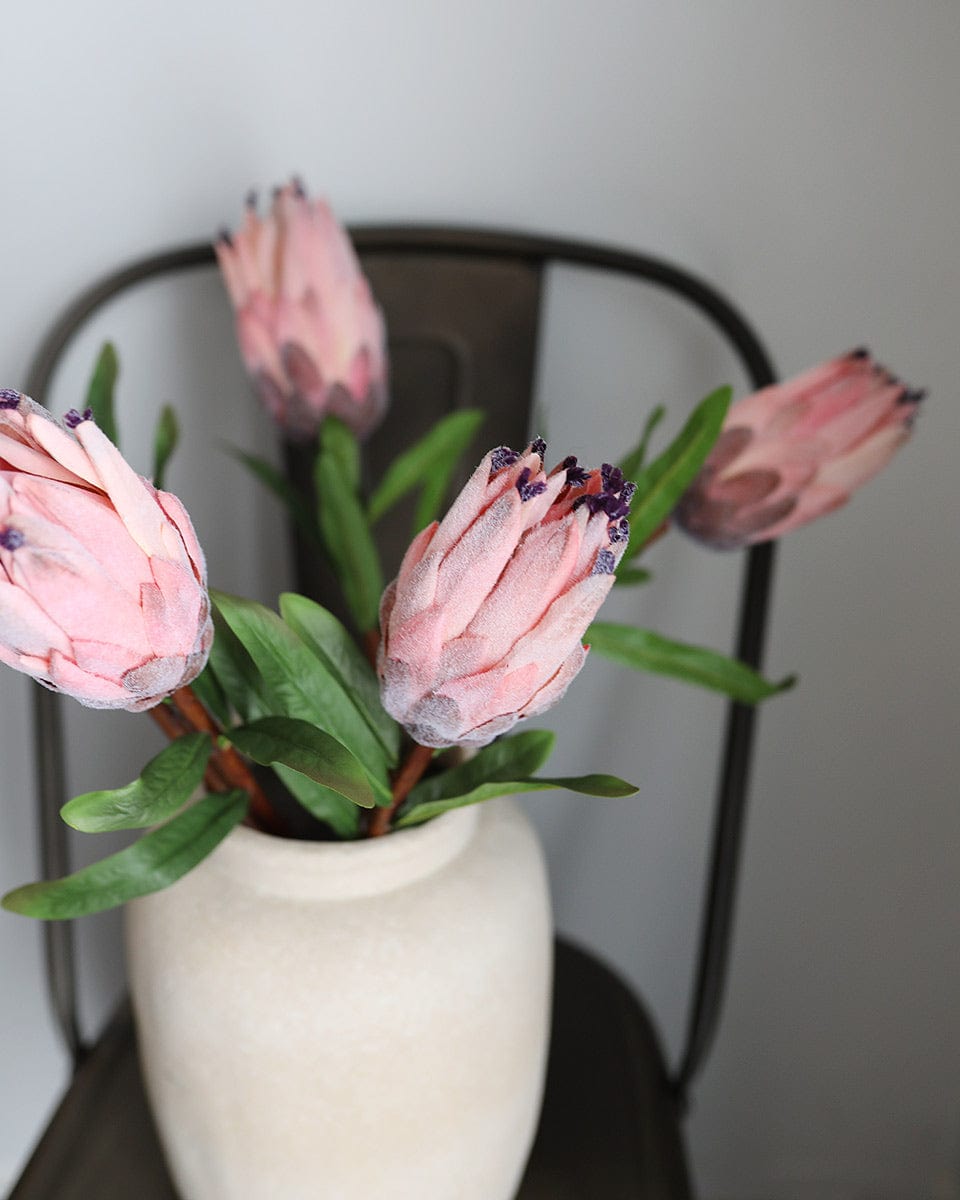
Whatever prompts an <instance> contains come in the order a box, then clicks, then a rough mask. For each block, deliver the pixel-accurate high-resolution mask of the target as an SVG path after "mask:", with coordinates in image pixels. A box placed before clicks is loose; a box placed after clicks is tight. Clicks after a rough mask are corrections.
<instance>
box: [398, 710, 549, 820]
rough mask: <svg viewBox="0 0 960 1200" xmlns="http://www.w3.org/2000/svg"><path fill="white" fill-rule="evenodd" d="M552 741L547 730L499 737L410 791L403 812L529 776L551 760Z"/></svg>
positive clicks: (532, 730) (528, 731)
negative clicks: (483, 787) (481, 787)
mask: <svg viewBox="0 0 960 1200" xmlns="http://www.w3.org/2000/svg"><path fill="white" fill-rule="evenodd" d="M555 740H556V738H555V735H554V734H552V733H551V732H550V731H549V730H547V729H527V730H524V732H523V733H515V734H513V735H512V736H510V737H503V738H500V739H499V741H496V742H493V743H491V744H490V745H489V746H484V748H483V749H482V750H479V751H478V752H477V753H476V754H475V755H474V756H473V758H469V759H467V761H466V762H463V763H460V764H459V765H458V766H456V767H451V768H450V770H449V771H444V772H443V773H442V774H440V775H429V776H428V777H427V778H426V779H422V780H421V781H420V782H419V783H418V784H417V785H416V786H415V787H414V788H413V789H412V791H411V792H410V795H409V796H408V797H407V799H406V801H405V802H404V805H403V809H402V812H403V813H406V812H407V811H408V810H410V809H412V808H414V807H416V806H418V805H420V804H427V803H433V802H435V801H442V800H446V799H449V798H450V797H455V796H462V795H466V794H467V793H469V792H471V791H473V790H474V789H475V788H477V787H479V786H480V785H481V784H484V783H490V782H497V781H498V780H513V779H522V778H524V777H525V776H529V775H532V774H533V773H534V771H537V770H538V769H539V768H540V767H541V766H543V764H544V763H545V762H546V761H547V759H548V758H549V757H550V751H551V750H552V749H553V743H554V741H555Z"/></svg>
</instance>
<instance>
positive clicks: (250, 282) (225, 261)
mask: <svg viewBox="0 0 960 1200" xmlns="http://www.w3.org/2000/svg"><path fill="white" fill-rule="evenodd" d="M216 252H217V259H218V261H219V263H220V270H221V272H222V273H223V278H224V281H225V283H226V286H227V291H228V292H229V294H230V299H231V301H232V303H233V307H234V310H235V312H236V320H237V338H238V340H239V343H240V352H241V354H242V356H243V361H244V363H245V364H246V367H247V370H248V371H249V373H250V375H251V377H252V379H253V381H254V383H255V385H256V388H257V391H258V393H259V395H260V398H261V400H262V401H263V404H264V406H265V407H266V409H267V411H268V412H269V413H270V415H271V416H272V417H273V418H274V419H275V420H276V421H277V422H278V424H279V425H280V426H281V427H282V428H283V430H284V431H285V433H286V434H287V436H288V437H290V438H292V439H295V440H302V439H305V438H309V437H311V436H312V435H313V434H314V433H316V431H317V429H318V427H319V425H320V422H321V421H322V420H323V418H324V417H325V416H327V415H328V414H329V415H332V416H336V417H340V418H341V420H343V421H345V422H346V423H347V424H348V425H349V426H350V428H351V429H352V430H353V431H354V432H355V433H356V434H357V435H358V437H365V436H366V435H367V434H368V433H370V432H371V430H372V429H373V428H374V427H375V426H376V425H377V424H378V423H379V422H380V419H381V417H382V416H383V414H384V411H385V409H386V406H387V353H386V332H385V326H384V320H383V314H382V313H381V311H380V309H379V308H378V307H377V305H376V303H375V301H374V299H373V295H372V293H371V291H370V285H369V284H368V283H367V280H366V279H365V278H364V276H363V274H362V272H361V270H360V264H359V262H358V261H357V256H356V254H355V252H354V249H353V246H352V245H351V243H350V239H349V238H348V237H347V234H346V233H345V232H344V230H343V229H342V228H341V226H340V225H339V224H338V223H337V221H336V218H335V217H334V215H333V213H332V212H331V211H330V208H329V207H328V205H327V204H325V203H324V202H323V201H322V200H309V199H308V198H307V196H306V193H305V192H304V190H303V187H302V186H301V185H300V184H299V183H298V182H294V183H292V184H289V185H288V186H287V187H284V188H278V189H277V191H276V192H275V194H274V200H273V206H272V208H271V211H270V213H269V215H268V216H266V217H263V218H261V217H259V216H258V215H257V209H256V197H255V196H251V197H250V198H249V199H248V202H247V213H246V218H245V220H244V223H243V225H242V227H241V228H240V229H239V230H238V232H236V233H234V234H230V233H223V234H221V236H220V238H219V239H218V240H217V244H216Z"/></svg>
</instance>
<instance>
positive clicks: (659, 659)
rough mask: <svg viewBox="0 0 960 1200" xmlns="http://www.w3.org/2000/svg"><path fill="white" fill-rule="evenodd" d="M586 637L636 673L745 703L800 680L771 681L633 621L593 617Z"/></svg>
mask: <svg viewBox="0 0 960 1200" xmlns="http://www.w3.org/2000/svg"><path fill="white" fill-rule="evenodd" d="M585 638H586V640H587V641H588V642H589V643H590V648H591V650H595V651H596V652H597V653H598V654H603V655H604V656H605V657H606V658H612V659H613V660H614V661H615V662H619V663H623V664H624V665H625V666H628V667H634V668H635V669H636V670H638V671H652V672H653V673H655V674H657V675H670V676H672V677H673V678H674V679H682V680H684V681H685V682H686V683H695V684H699V686H700V687H705V688H711V689H712V690H713V691H716V692H723V694H724V695H726V696H731V697H732V698H733V699H734V700H740V701H742V702H743V703H744V704H756V703H757V701H758V700H765V699H766V698H767V697H768V696H774V695H776V693H777V692H782V691H785V690H786V689H787V688H790V687H793V685H794V683H795V682H796V676H794V675H790V676H788V677H787V678H786V679H781V680H780V682H779V683H770V682H769V681H768V680H766V679H764V678H763V676H762V675H759V674H758V673H757V672H756V671H754V670H752V669H751V668H750V667H748V666H746V665H745V664H744V663H742V662H738V661H737V660H736V659H735V658H727V656H726V655H724V654H718V653H717V651H716V650H707V649H704V648H703V647H702V646H690V645H687V644H686V643H685V642H674V641H671V640H670V639H669V638H665V637H661V636H660V635H659V634H658V633H651V632H650V630H648V629H635V628H634V627H633V626H632V625H615V624H613V623H612V622H607V621H595V622H594V623H593V624H592V625H591V626H590V627H589V629H588V630H587V632H586V634H585Z"/></svg>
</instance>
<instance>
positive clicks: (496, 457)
mask: <svg viewBox="0 0 960 1200" xmlns="http://www.w3.org/2000/svg"><path fill="white" fill-rule="evenodd" d="M519 457H520V455H519V454H518V453H517V452H516V450H511V449H510V447H509V446H498V447H497V448H496V450H494V452H493V454H492V455H491V456H490V474H491V475H492V474H493V473H494V472H495V471H502V470H503V468H504V467H512V466H513V464H514V463H515V462H516V461H517V460H518V459H519Z"/></svg>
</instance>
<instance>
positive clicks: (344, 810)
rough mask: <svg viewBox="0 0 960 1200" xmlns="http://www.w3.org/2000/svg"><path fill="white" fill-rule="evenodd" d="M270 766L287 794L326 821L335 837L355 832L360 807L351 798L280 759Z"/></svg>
mask: <svg viewBox="0 0 960 1200" xmlns="http://www.w3.org/2000/svg"><path fill="white" fill-rule="evenodd" d="M273 769H274V771H275V773H276V774H277V775H278V776H279V778H280V780H281V781H282V782H283V784H284V785H285V786H286V788H287V790H288V791H289V792H290V794H291V795H292V796H293V797H294V798H295V799H296V800H297V801H299V803H300V804H302V805H303V807H304V808H305V809H306V810H307V812H308V813H311V814H312V815H313V816H315V817H316V818H317V820H318V821H324V822H326V824H327V825H329V826H330V828H331V829H332V830H333V831H334V833H335V834H336V835H337V837H338V838H342V839H344V840H345V841H349V840H350V839H352V838H355V837H358V836H359V834H360V809H359V808H358V807H357V806H356V805H355V804H354V803H353V802H352V801H350V800H347V799H346V798H345V797H344V796H341V795H340V793H339V792H335V791H333V790H332V789H330V788H327V787H324V786H323V784H322V783H316V782H314V780H312V779H309V778H308V777H307V776H306V775H301V774H300V772H299V771H294V770H291V768H290V767H285V766H284V765H283V763H274V764H273Z"/></svg>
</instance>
